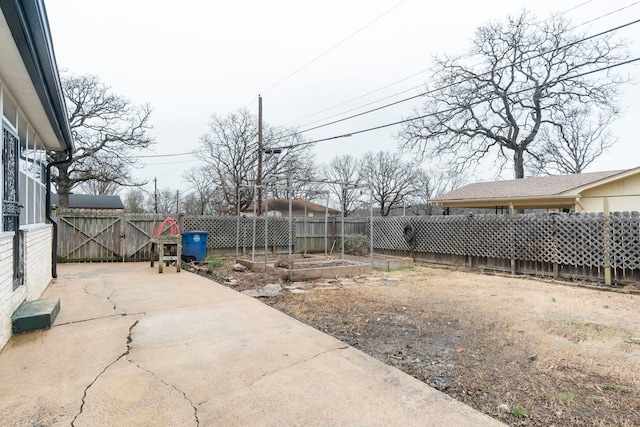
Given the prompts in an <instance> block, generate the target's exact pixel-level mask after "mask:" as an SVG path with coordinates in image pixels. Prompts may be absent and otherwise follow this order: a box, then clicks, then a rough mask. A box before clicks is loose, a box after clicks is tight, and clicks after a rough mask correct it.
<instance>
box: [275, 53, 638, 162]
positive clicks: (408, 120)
mask: <svg viewBox="0 0 640 427" xmlns="http://www.w3.org/2000/svg"><path fill="white" fill-rule="evenodd" d="M638 61H640V57H636V58H633V59H629V60H627V61H623V62H620V63H617V64H612V65H609V66H606V67H602V68H598V69H595V70H590V71H585V72H584V73H580V74H576V75H573V76H567V77H564V78H561V79H556V80H553V81H550V82H547V83H545V84H543V85H540V86H538V87H544V86H550V85H552V84H556V83H561V82H563V81H568V80H572V79H576V78H578V77H584V76H587V75H590V74H594V73H598V72H601V71H606V70H610V69H612V68H616V67H620V66H623V65H628V64H631V63H634V62H638ZM533 89H536V87H533V88H526V89H521V90H518V91H515V92H511V93H508V95H516V94H518V93H523V92H526V91H530V90H533ZM499 98H500V97H499V96H493V97H485V98H482V99H479V100H478V101H475V102H472V103H469V104H466V105H465V106H466V107H473V106H475V105H478V104H481V103H483V102H487V101H494V100H497V99H499ZM460 107H461V106H457V107H452V108H448V109H445V110H440V111H435V112H432V113H428V114H425V115H422V116H418V117H412V118H410V119H404V120H399V121H397V122H393V123H387V124H384V125H380V126H374V127H370V128H366V129H361V130H357V131H352V132H349V133H345V134H342V135H336V136H332V137H328V138H323V139H316V140H313V141H305V142H301V143H298V144H292V145H288V146H283V147H278V148H280V149H283V150H286V149H291V148H297V147H302V146H306V145H312V144H316V143H318V142H326V141H331V140H334V139H340V138H347V137H351V136H354V135H358V134H361V133H366V132H371V131H374V130H379V129H384V128H387V127H391V126H397V125H400V124H403V123H409V122H412V121H416V120H421V119H425V118H427V117H431V116H435V115H438V114H443V113H448V112H451V111H455V110H457V109H459V108H460Z"/></svg>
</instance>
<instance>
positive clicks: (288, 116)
mask: <svg viewBox="0 0 640 427" xmlns="http://www.w3.org/2000/svg"><path fill="white" fill-rule="evenodd" d="M46 7H47V12H48V16H49V23H50V26H51V32H52V35H53V42H54V48H55V53H56V57H57V61H58V66H59V67H60V68H62V69H67V70H68V71H69V72H71V73H74V74H95V75H97V76H99V77H100V78H101V79H102V80H103V81H104V82H105V83H106V84H108V85H110V86H111V87H112V88H113V90H114V91H115V92H117V93H118V94H120V95H123V96H126V97H128V98H129V99H131V100H132V102H134V103H136V104H141V103H145V102H148V103H150V104H151V105H152V107H153V109H154V112H153V116H152V122H153V126H154V130H153V135H154V136H155V138H156V139H157V145H156V146H155V147H154V149H153V152H149V153H146V154H160V155H166V154H174V155H173V156H171V157H157V158H145V159H143V161H144V163H145V167H144V168H143V169H141V170H139V171H136V176H138V177H140V178H145V179H147V180H149V181H151V180H153V178H154V177H157V179H158V187H159V188H165V187H171V188H172V189H174V190H176V189H180V190H181V191H188V190H189V188H190V185H189V183H188V182H183V180H182V178H181V173H182V172H183V171H184V170H186V169H188V168H190V167H192V166H194V165H195V164H197V161H196V159H195V158H194V157H193V156H191V155H182V154H181V153H189V152H191V151H192V150H194V149H197V148H198V147H199V138H200V137H201V136H202V135H203V134H204V133H206V131H207V122H208V120H209V117H210V115H211V114H213V113H216V114H222V115H224V114H227V113H230V112H234V111H236V110H238V109H239V108H243V107H246V108H248V109H249V110H250V111H252V112H253V113H255V114H257V108H258V104H257V96H258V94H262V96H263V108H264V110H263V111H264V114H263V117H264V121H265V122H266V123H269V124H270V125H273V126H282V125H286V126H298V127H299V128H301V129H304V128H305V127H309V126H308V125H309V124H310V123H313V124H314V125H315V124H321V123H323V122H327V121H331V120H335V119H336V118H340V117H341V116H335V117H333V116H334V115H337V114H341V113H344V112H347V111H350V110H351V112H350V113H349V114H354V113H357V112H360V111H363V110H364V109H370V108H372V107H376V106H379V105H382V104H383V103H388V102H391V101H394V100H397V99H400V98H403V97H407V96H411V95H414V94H417V93H418V91H419V89H420V87H421V85H423V84H424V83H425V80H426V76H427V73H426V72H425V71H426V70H427V69H428V68H429V67H430V66H431V65H432V57H433V55H434V54H443V53H449V54H459V53H463V52H464V51H465V50H466V49H468V48H469V46H470V40H471V39H472V37H473V35H474V31H475V29H476V28H477V27H478V26H479V25H482V24H484V23H487V22H488V21H490V20H501V19H503V18H504V17H505V16H506V15H508V14H517V13H519V11H520V10H521V9H522V8H523V7H526V8H528V9H529V10H531V11H532V12H534V13H535V14H536V15H537V16H538V18H541V19H545V18H548V17H549V15H550V14H551V13H563V14H564V16H566V17H567V18H569V19H571V20H572V21H573V23H574V24H576V25H578V24H583V23H586V24H584V25H581V26H580V27H579V29H580V30H582V31H585V32H586V33H587V34H593V33H597V32H599V31H603V30H606V29H609V28H612V27H615V26H618V25H621V24H624V23H628V22H630V21H633V20H635V19H638V18H640V1H635V0H590V1H589V0H538V1H535V2H532V1H517V0H504V1H503V0H484V1H472V0H463V1H441V2H432V1H425V0H404V1H399V0H304V1H302V0H297V1H294V0H228V1H220V0H209V1H207V0H182V1H179V2H176V1H166V0H90V1H87V0H49V1H46ZM619 9H621V10H619ZM618 10H619V11H618ZM589 21H593V22H589ZM587 22H588V23H587ZM620 35H621V36H624V37H626V38H627V39H629V40H631V41H633V40H640V24H636V25H633V26H631V27H629V28H627V29H626V30H624V31H622V32H620ZM631 48H632V56H634V57H637V56H640V47H639V46H638V43H635V44H633V45H632V46H631ZM620 71H622V72H625V73H629V74H630V75H632V76H634V77H635V79H636V81H639V82H640V65H639V64H638V63H636V64H633V65H628V66H625V67H624V68H623V69H620ZM401 80H402V81H401ZM398 81H401V82H399V83H396V82H398ZM394 83H395V84H394ZM381 99H385V100H384V101H383V102H378V103H374V102H375V101H379V100H381ZM623 102H624V106H625V108H626V113H625V115H624V117H623V118H622V119H620V120H618V121H617V122H616V123H615V125H614V127H613V128H612V130H613V131H614V132H615V133H616V135H617V136H618V137H619V138H620V143H619V144H618V145H616V146H615V147H614V149H612V150H611V151H610V152H609V153H608V154H607V155H605V156H603V157H602V158H601V159H600V160H598V161H597V163H596V164H594V165H593V166H592V167H591V168H590V170H591V171H599V170H611V169H622V168H631V167H636V166H640V148H639V147H640V139H639V138H638V134H639V133H640V132H639V130H640V126H639V122H640V86H638V85H635V86H627V87H626V88H625V94H624V98H623ZM365 105H366V107H364V108H362V107H363V106H365ZM415 105H417V104H411V103H403V104H400V105H399V106H397V107H394V108H387V109H384V110H382V111H380V112H378V113H375V114H368V115H365V116H363V117H361V118H359V119H354V120H349V121H345V122H343V123H341V124H340V125H334V126H327V127H324V128H321V129H318V130H316V131H312V132H308V133H306V134H305V135H306V136H307V137H309V138H311V139H321V138H327V137H331V136H335V135H340V134H344V133H350V132H352V131H357V130H361V129H366V128H369V127H373V126H378V125H382V124H386V123H391V122H395V121H398V120H400V119H401V118H402V116H406V115H408V114H409V113H410V112H411V110H412V108H413V107H414V106H415ZM334 107H335V108H334ZM357 108H360V109H357ZM343 116H344V114H343ZM329 118H330V119H329ZM316 121H319V122H317V123H316ZM397 131H398V128H386V129H383V130H378V131H374V132H368V133H364V134H360V135H357V136H354V137H351V138H344V139H339V140H336V141H332V142H323V143H319V144H318V146H317V148H315V154H316V161H317V162H318V163H323V162H327V161H329V160H330V159H331V158H332V157H334V156H336V155H339V154H347V153H350V154H354V155H361V154H363V153H365V152H367V151H379V150H386V151H395V150H396V141H395V139H394V138H393V134H394V133H395V132H397ZM424 165H425V167H429V166H431V165H430V163H429V162H428V161H426V162H425V164H424ZM489 168H490V166H488V167H487V168H486V169H485V170H488V169H489ZM490 175H491V174H490V173H488V172H482V170H481V169H480V170H479V171H478V172H477V173H476V175H475V176H472V177H471V179H470V180H471V181H476V180H488V179H491V178H492V176H490ZM505 178H509V179H510V178H511V175H510V174H509V173H507V174H506V176H505ZM147 188H148V189H151V188H152V187H151V186H148V187H147Z"/></svg>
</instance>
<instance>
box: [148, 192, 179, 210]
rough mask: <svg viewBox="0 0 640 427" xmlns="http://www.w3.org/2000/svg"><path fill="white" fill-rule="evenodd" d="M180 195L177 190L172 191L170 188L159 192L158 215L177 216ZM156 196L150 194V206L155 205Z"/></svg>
mask: <svg viewBox="0 0 640 427" xmlns="http://www.w3.org/2000/svg"><path fill="white" fill-rule="evenodd" d="M178 196H179V195H178V194H177V193H176V191H175V190H172V189H171V188H169V187H166V188H163V189H160V190H158V194H157V197H158V213H163V214H175V213H177V210H178V206H177V205H176V201H177V198H178ZM155 197H156V196H155V195H154V194H149V197H148V198H147V200H148V202H147V203H148V204H149V205H154V204H155Z"/></svg>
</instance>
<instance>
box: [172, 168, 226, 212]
mask: <svg viewBox="0 0 640 427" xmlns="http://www.w3.org/2000/svg"><path fill="white" fill-rule="evenodd" d="M212 172H213V170H212V168H211V167H210V166H195V167H193V168H191V169H189V170H187V171H186V172H184V173H183V174H182V178H183V180H184V181H186V182H187V183H188V184H189V186H190V187H191V190H190V191H189V194H188V195H187V196H186V197H185V198H184V199H183V201H184V204H183V209H182V210H183V211H184V212H185V213H188V214H192V215H208V214H212V213H214V212H215V211H216V209H217V208H219V207H220V206H221V205H222V204H223V203H224V197H222V193H221V192H220V191H219V190H218V188H217V185H216V179H215V175H213V173H212Z"/></svg>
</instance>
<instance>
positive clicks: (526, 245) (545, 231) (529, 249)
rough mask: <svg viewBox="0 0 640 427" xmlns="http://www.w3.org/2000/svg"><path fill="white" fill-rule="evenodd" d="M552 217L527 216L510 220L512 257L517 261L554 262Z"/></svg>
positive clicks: (554, 233)
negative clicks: (512, 243) (512, 233)
mask: <svg viewBox="0 0 640 427" xmlns="http://www.w3.org/2000/svg"><path fill="white" fill-rule="evenodd" d="M554 218H555V216H553V215H540V214H527V215H517V216H515V217H513V218H512V221H513V224H514V230H515V233H514V247H515V254H514V257H515V258H516V259H519V260H526V261H537V262H554V261H555V260H556V258H557V248H556V238H555V235H556V229H557V224H556V222H555V219H554Z"/></svg>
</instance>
